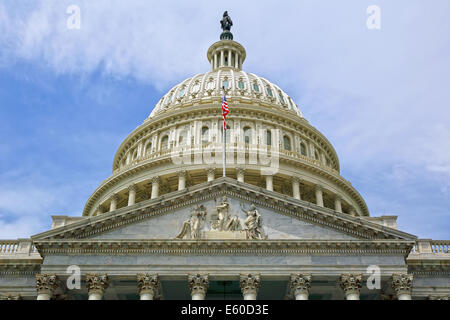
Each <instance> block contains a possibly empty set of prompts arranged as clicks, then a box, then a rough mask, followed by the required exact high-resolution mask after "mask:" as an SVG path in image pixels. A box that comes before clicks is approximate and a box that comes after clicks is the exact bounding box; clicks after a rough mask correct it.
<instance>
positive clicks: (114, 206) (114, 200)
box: [109, 193, 119, 212]
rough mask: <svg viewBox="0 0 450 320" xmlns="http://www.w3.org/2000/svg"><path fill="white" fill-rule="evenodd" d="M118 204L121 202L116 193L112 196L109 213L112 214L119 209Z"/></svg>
mask: <svg viewBox="0 0 450 320" xmlns="http://www.w3.org/2000/svg"><path fill="white" fill-rule="evenodd" d="M117 202H119V196H118V195H117V194H115V193H114V194H113V195H112V196H111V204H110V205H109V211H110V212H111V211H114V210H116V209H117Z"/></svg>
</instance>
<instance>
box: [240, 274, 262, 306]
mask: <svg viewBox="0 0 450 320" xmlns="http://www.w3.org/2000/svg"><path fill="white" fill-rule="evenodd" d="M260 283H261V277H260V275H259V274H245V275H241V276H240V279H239V284H240V286H241V291H242V294H243V295H244V300H256V297H257V295H258V290H259V285H260Z"/></svg>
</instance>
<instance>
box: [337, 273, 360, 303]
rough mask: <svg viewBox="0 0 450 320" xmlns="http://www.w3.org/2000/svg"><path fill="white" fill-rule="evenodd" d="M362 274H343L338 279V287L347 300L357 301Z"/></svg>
mask: <svg viewBox="0 0 450 320" xmlns="http://www.w3.org/2000/svg"><path fill="white" fill-rule="evenodd" d="M361 279H362V274H351V273H344V274H342V275H341V277H340V278H339V285H340V286H341V288H342V290H344V293H345V298H346V299H347V300H359V290H360V289H361Z"/></svg>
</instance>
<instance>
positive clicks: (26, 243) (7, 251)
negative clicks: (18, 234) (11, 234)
mask: <svg viewBox="0 0 450 320" xmlns="http://www.w3.org/2000/svg"><path fill="white" fill-rule="evenodd" d="M30 254H39V253H38V252H37V250H36V247H35V246H34V245H33V242H32V241H31V239H18V240H0V259H1V258H2V257H3V256H9V255H30Z"/></svg>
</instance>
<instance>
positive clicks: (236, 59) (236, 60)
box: [234, 51, 239, 69]
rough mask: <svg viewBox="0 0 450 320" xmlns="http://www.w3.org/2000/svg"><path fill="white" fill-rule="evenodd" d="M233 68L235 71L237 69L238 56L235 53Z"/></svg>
mask: <svg viewBox="0 0 450 320" xmlns="http://www.w3.org/2000/svg"><path fill="white" fill-rule="evenodd" d="M234 67H235V68H236V69H237V68H239V55H238V52H237V51H236V52H235V53H234Z"/></svg>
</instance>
